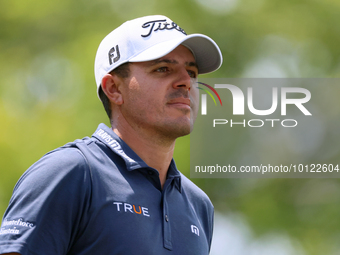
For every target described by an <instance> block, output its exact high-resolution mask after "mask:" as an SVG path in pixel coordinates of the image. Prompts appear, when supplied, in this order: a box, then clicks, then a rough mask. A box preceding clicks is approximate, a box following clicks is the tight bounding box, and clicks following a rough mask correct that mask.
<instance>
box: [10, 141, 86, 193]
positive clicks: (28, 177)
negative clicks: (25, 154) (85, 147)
mask: <svg viewBox="0 0 340 255" xmlns="http://www.w3.org/2000/svg"><path fill="white" fill-rule="evenodd" d="M87 172H88V164H87V161H86V158H85V157H84V155H83V154H82V152H81V151H80V150H79V149H77V148H75V147H72V146H67V147H60V148H58V149H55V150H53V151H51V152H48V153H47V154H45V155H44V156H43V157H42V158H40V159H39V160H38V161H37V162H35V163H34V164H33V165H32V166H31V167H29V168H28V169H27V170H26V172H25V173H24V174H23V175H22V176H21V178H20V179H19V180H18V182H17V184H16V186H15V188H14V190H16V189H17V188H18V187H19V186H22V185H23V186H27V185H29V186H31V187H35V188H38V187H40V188H43V187H41V186H45V187H46V186H48V185H51V184H55V183H57V182H58V183H63V180H64V181H66V180H68V181H69V182H71V181H73V182H76V181H77V179H78V180H82V179H84V175H89V174H87Z"/></svg>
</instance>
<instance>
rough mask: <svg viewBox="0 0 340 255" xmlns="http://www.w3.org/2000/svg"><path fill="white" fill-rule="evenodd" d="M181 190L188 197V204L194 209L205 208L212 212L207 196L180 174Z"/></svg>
mask: <svg viewBox="0 0 340 255" xmlns="http://www.w3.org/2000/svg"><path fill="white" fill-rule="evenodd" d="M181 182H182V189H183V190H184V192H185V193H186V195H187V196H188V198H189V200H190V202H191V203H192V204H193V205H194V206H196V207H202V206H203V207H205V208H207V209H208V210H213V205H212V203H211V201H210V199H209V197H208V195H207V194H206V193H205V192H204V191H203V190H201V189H200V188H199V187H198V186H197V185H196V184H195V183H193V182H192V181H191V180H189V179H188V178H187V177H186V176H185V175H183V174H182V173H181Z"/></svg>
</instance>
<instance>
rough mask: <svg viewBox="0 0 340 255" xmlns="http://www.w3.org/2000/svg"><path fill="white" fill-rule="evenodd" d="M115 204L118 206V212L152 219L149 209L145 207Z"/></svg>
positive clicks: (121, 203)
mask: <svg viewBox="0 0 340 255" xmlns="http://www.w3.org/2000/svg"><path fill="white" fill-rule="evenodd" d="M113 204H114V205H116V206H117V211H118V212H124V213H133V214H140V215H143V216H145V217H150V215H149V209H148V208H146V207H143V206H140V205H139V206H136V205H131V204H128V203H123V202H113Z"/></svg>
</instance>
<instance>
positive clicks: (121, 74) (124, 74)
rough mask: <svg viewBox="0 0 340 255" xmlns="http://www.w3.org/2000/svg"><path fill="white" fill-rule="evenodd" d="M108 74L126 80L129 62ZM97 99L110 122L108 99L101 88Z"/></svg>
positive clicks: (128, 73)
mask: <svg viewBox="0 0 340 255" xmlns="http://www.w3.org/2000/svg"><path fill="white" fill-rule="evenodd" d="M110 74H116V75H117V76H119V77H120V78H128V77H129V76H130V67H129V62H127V63H124V64H122V65H120V66H118V67H117V68H116V69H114V70H112V71H111V72H110ZM98 94H99V98H100V100H102V103H103V106H104V109H105V111H106V114H107V116H109V119H110V120H111V104H110V100H109V98H108V97H107V96H106V94H105V93H104V91H103V89H102V86H100V87H99V91H98Z"/></svg>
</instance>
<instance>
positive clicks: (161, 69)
mask: <svg viewBox="0 0 340 255" xmlns="http://www.w3.org/2000/svg"><path fill="white" fill-rule="evenodd" d="M167 71H169V68H168V67H166V66H162V67H159V68H157V69H156V72H160V73H165V72H167Z"/></svg>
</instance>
